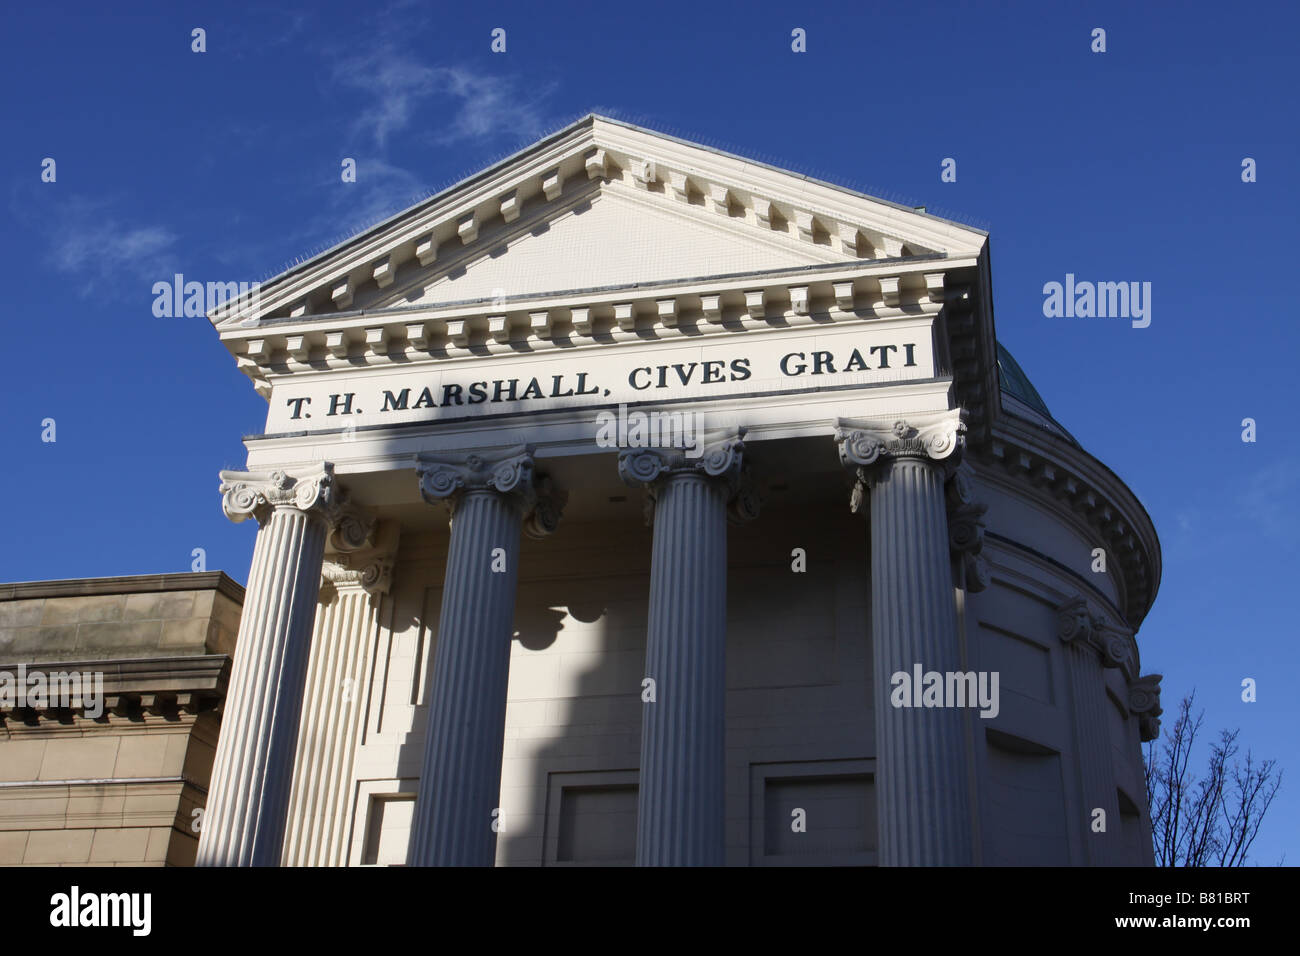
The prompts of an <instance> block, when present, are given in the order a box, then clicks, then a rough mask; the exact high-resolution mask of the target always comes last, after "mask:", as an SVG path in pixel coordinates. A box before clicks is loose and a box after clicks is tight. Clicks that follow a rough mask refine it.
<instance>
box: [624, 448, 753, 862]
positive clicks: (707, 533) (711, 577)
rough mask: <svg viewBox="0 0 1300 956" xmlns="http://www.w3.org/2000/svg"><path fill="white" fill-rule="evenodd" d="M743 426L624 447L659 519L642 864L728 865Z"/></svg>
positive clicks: (749, 510)
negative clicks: (731, 629) (730, 558)
mask: <svg viewBox="0 0 1300 956" xmlns="http://www.w3.org/2000/svg"><path fill="white" fill-rule="evenodd" d="M744 434H745V430H744V429H743V428H741V429H735V430H733V431H731V432H727V433H721V434H719V436H718V437H717V438H716V439H715V440H712V441H705V442H703V443H702V444H700V445H699V446H698V447H697V448H695V449H694V454H692V455H687V454H685V451H684V450H677V449H672V448H639V449H629V450H626V451H623V452H622V453H620V455H619V463H618V468H619V474H620V475H621V476H622V478H623V481H624V482H625V483H627V484H629V485H634V486H635V485H643V486H645V487H646V489H647V492H648V502H647V503H648V504H649V505H650V509H649V513H652V514H653V520H654V545H653V549H652V554H651V567H650V608H649V615H648V618H647V622H646V669H645V678H646V680H645V682H644V683H643V684H642V694H641V699H642V707H641V779H640V790H639V793H638V797H637V835H636V862H637V865H638V866H721V865H722V864H723V862H724V858H725V851H726V835H725V827H724V821H725V814H726V701H727V674H726V653H727V648H726V644H727V522H728V519H729V518H731V519H734V520H747V519H749V518H752V517H754V516H755V515H757V513H758V497H757V495H756V493H755V491H754V486H753V482H752V480H751V478H750V474H749V471H748V469H747V468H746V467H745V465H744V462H743V455H744V450H745V444H744V441H743V438H744Z"/></svg>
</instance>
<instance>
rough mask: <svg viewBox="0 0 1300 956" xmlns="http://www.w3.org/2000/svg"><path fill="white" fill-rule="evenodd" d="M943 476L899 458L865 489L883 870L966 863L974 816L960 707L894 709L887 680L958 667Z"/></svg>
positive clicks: (936, 468)
mask: <svg viewBox="0 0 1300 956" xmlns="http://www.w3.org/2000/svg"><path fill="white" fill-rule="evenodd" d="M943 483H944V473H943V469H942V467H941V466H940V465H939V464H938V463H936V462H933V461H927V460H923V459H918V458H911V457H901V458H897V459H894V460H891V461H888V462H886V463H885V464H883V465H882V466H880V468H879V470H878V471H877V473H876V475H875V480H874V482H873V485H872V488H871V625H872V634H871V636H872V644H873V650H872V661H873V664H874V666H875V721H876V800H877V806H878V809H879V822H880V838H879V840H880V863H881V864H882V865H884V866H952V865H969V864H970V863H971V862H972V859H971V847H972V842H971V832H970V830H971V817H970V804H969V797H968V793H967V786H968V780H967V775H966V763H965V749H966V748H965V738H964V733H963V720H964V717H963V715H962V711H961V710H960V709H958V708H956V707H933V708H930V707H925V708H908V707H894V706H893V705H892V703H891V676H892V675H893V674H895V673H897V672H899V671H902V672H907V673H910V672H911V671H912V669H913V665H914V664H918V663H919V664H921V665H922V668H923V669H924V670H925V671H938V672H940V673H947V672H954V671H961V670H963V668H962V661H961V649H960V647H959V646H958V643H957V623H956V611H955V606H954V597H953V581H952V566H951V563H950V559H949V556H948V525H947V515H946V511H945V506H944V490H943Z"/></svg>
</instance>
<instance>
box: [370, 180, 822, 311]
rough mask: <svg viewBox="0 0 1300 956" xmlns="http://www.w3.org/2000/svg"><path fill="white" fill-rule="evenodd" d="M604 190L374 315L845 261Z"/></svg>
mask: <svg viewBox="0 0 1300 956" xmlns="http://www.w3.org/2000/svg"><path fill="white" fill-rule="evenodd" d="M679 205H680V208H676V209H675V208H672V206H670V205H668V204H666V203H665V202H664V201H663V200H662V199H660V198H659V197H656V196H654V195H653V194H652V195H650V196H644V195H638V194H637V193H636V192H634V191H632V190H629V189H620V188H619V187H618V186H616V185H609V184H606V185H604V186H603V187H602V188H599V189H596V190H593V191H591V193H590V195H587V196H584V197H583V198H581V199H580V200H578V201H576V202H573V203H566V204H564V205H563V206H561V207H557V208H554V209H550V210H547V211H548V213H551V215H548V216H547V217H546V218H544V219H542V220H541V221H539V222H537V223H535V224H532V225H530V226H528V227H526V228H523V229H520V230H517V231H515V232H514V233H513V234H511V235H505V236H502V237H500V239H499V240H498V241H495V242H492V243H487V244H480V245H483V246H484V247H483V248H476V249H471V250H467V254H466V255H464V256H463V257H462V259H463V261H459V262H456V263H455V264H450V265H448V266H447V267H444V268H442V269H439V270H427V271H426V272H425V274H423V275H417V276H416V277H414V278H413V279H412V280H411V281H410V282H408V283H405V285H406V288H405V289H404V290H403V291H402V292H401V293H399V294H398V295H396V296H391V297H387V298H379V299H377V300H376V301H375V303H374V304H375V307H377V308H384V307H385V306H389V305H408V304H409V305H436V304H441V303H450V302H465V301H471V300H476V299H492V298H501V297H508V298H516V297H520V296H525V297H532V296H538V295H545V294H548V293H554V292H559V291H562V290H568V289H599V288H610V287H617V286H627V285H631V284H645V283H651V282H664V281H668V280H673V279H686V278H690V277H694V276H713V275H719V274H725V273H736V272H761V271H767V270H776V269H782V268H789V267H791V266H796V265H822V264H825V263H831V262H841V261H845V259H846V257H845V256H844V255H842V254H841V253H838V252H836V251H834V250H832V249H830V248H829V247H821V246H814V245H811V244H800V243H799V242H798V241H797V240H793V239H790V238H789V237H788V236H785V235H780V234H777V233H771V234H769V235H764V234H763V233H761V232H759V231H758V230H756V229H754V228H753V227H752V226H750V225H748V224H747V223H745V221H744V220H743V219H739V221H723V222H715V221H711V220H713V219H714V215H713V214H711V213H709V212H706V211H704V210H702V209H701V208H699V207H696V206H690V205H687V204H679Z"/></svg>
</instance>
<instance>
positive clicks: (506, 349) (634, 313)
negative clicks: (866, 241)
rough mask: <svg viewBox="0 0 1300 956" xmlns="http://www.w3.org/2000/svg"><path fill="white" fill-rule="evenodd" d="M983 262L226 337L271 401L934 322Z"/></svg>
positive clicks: (446, 308) (783, 274) (854, 269)
mask: <svg viewBox="0 0 1300 956" xmlns="http://www.w3.org/2000/svg"><path fill="white" fill-rule="evenodd" d="M975 264H976V262H975V260H965V261H962V260H958V261H953V260H949V259H946V258H943V257H941V256H938V255H930V256H922V257H912V258H908V259H899V260H892V261H889V262H880V263H877V262H870V261H867V262H854V263H838V264H828V265H824V266H809V267H799V268H795V269H788V270H779V271H776V272H765V273H758V274H752V273H751V274H738V275H729V276H712V277H700V278H696V279H686V280H680V281H671V282H662V283H645V284H638V285H635V286H621V287H614V288H606V289H587V290H581V289H579V290H568V291H561V292H556V293H550V294H546V295H541V296H516V297H510V298H507V299H506V300H505V301H500V302H495V301H488V300H481V299H480V300H473V301H469V302H461V303H450V304H448V303H440V304H437V305H432V306H414V307H397V308H390V309H383V310H378V311H373V312H371V311H365V310H359V311H355V312H344V313H338V314H335V315H326V316H304V317H284V318H280V319H271V320H268V321H266V322H263V323H259V324H258V325H257V326H255V327H250V328H246V329H242V328H241V329H237V330H231V331H230V332H228V333H226V334H225V335H224V336H223V337H224V338H225V340H226V345H227V347H228V348H229V349H230V350H231V351H232V352H233V353H234V354H235V355H236V357H237V360H238V362H239V367H240V369H241V370H242V371H243V372H244V373H245V374H247V375H248V376H249V377H250V378H252V379H253V381H254V383H255V385H256V386H257V389H258V391H259V392H261V393H262V394H268V393H269V389H270V383H271V381H272V380H273V379H276V378H278V377H282V376H286V375H293V374H296V373H308V372H320V371H325V370H328V369H332V368H349V369H357V368H361V367H371V366H383V365H393V364H403V365H410V364H418V363H425V362H429V363H437V362H446V361H449V360H454V359H457V358H483V357H487V356H491V355H502V356H514V357H517V356H518V355H519V354H520V353H521V351H523V352H537V351H546V350H549V349H559V350H572V349H573V348H576V347H583V346H592V347H599V346H610V345H619V344H636V343H640V342H649V341H663V340H665V339H674V338H680V339H683V340H698V339H699V338H700V337H702V336H721V335H728V336H734V335H736V334H737V333H745V332H752V331H758V330H767V329H779V328H798V327H801V326H826V325H828V324H830V325H835V324H843V323H849V322H867V321H883V320H888V319H890V318H898V319H906V318H915V317H917V316H922V315H935V314H937V313H938V312H939V310H940V309H941V308H942V306H943V303H944V297H945V280H946V277H947V275H948V273H949V272H950V271H951V270H953V269H956V268H970V267H973V266H974V265H975Z"/></svg>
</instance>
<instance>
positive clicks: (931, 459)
mask: <svg viewBox="0 0 1300 956" xmlns="http://www.w3.org/2000/svg"><path fill="white" fill-rule="evenodd" d="M210 318H211V319H212V322H213V324H214V326H215V327H216V330H217V332H218V334H219V336H220V339H221V341H222V343H223V344H224V345H225V346H226V348H227V349H228V350H229V351H230V352H231V354H232V356H233V357H234V358H235V361H236V362H237V364H238V367H239V368H240V369H241V370H242V371H243V372H244V373H245V374H246V375H247V376H248V377H249V379H250V380H251V383H252V385H253V387H254V388H255V389H256V390H257V391H258V393H259V394H261V395H263V396H264V397H265V398H266V399H267V401H268V415H267V421H266V426H265V428H264V431H263V432H262V433H261V434H258V435H253V436H248V437H247V438H246V439H245V444H246V447H247V449H248V461H247V465H246V470H245V471H239V472H223V473H222V475H221V485H220V489H221V495H222V505H223V508H224V510H225V512H226V514H227V515H228V516H229V517H230V518H232V519H233V520H236V521H244V520H249V519H251V521H250V523H256V525H257V528H258V530H257V532H256V534H257V537H256V545H255V550H254V557H253V563H252V568H251V571H250V574H249V578H248V597H247V600H246V602H245V605H244V612H243V617H242V620H241V624H240V632H239V642H238V651H237V653H236V655H235V659H234V666H233V669H232V671H231V674H230V683H229V687H230V690H229V697H228V699H227V701H226V703H225V707H224V711H223V713H224V718H223V719H224V726H223V728H222V733H221V737H220V742H219V745H218V748H217V753H216V757H215V763H214V766H213V776H212V785H211V788H210V792H209V794H208V799H207V802H206V812H205V817H204V820H205V823H204V827H203V831H202V836H201V842H200V846H199V848H198V854H197V862H198V863H199V864H201V865H276V864H281V863H283V864H287V865H377V864H408V865H492V864H499V865H515V864H518V865H583V864H610V865H613V864H632V863H637V864H641V865H722V864H727V865H790V864H850V865H852V864H858V865H971V864H975V865H997V864H1011V863H1035V864H1072V865H1104V864H1149V863H1150V862H1151V846H1150V826H1149V820H1148V816H1147V811H1146V808H1145V805H1144V793H1143V777H1142V763H1141V755H1140V742H1141V741H1142V740H1144V739H1148V738H1150V737H1151V736H1152V735H1153V734H1154V733H1155V732H1156V730H1157V728H1158V720H1159V715H1160V704H1159V677H1158V676H1153V675H1146V674H1144V673H1143V672H1142V670H1141V668H1140V666H1139V653H1138V646H1137V643H1136V640H1135V634H1136V632H1137V629H1138V627H1139V626H1140V624H1141V622H1142V619H1143V618H1144V616H1145V615H1146V613H1147V612H1148V610H1149V609H1150V607H1151V604H1152V602H1153V601H1154V599H1155V594H1156V589H1157V586H1158V583H1159V579H1160V549H1159V544H1158V541H1157V538H1156V534H1155V530H1154V528H1153V526H1152V524H1151V521H1150V519H1149V518H1148V516H1147V514H1146V512H1145V510H1144V509H1143V507H1142V505H1141V503H1140V502H1139V501H1138V500H1137V499H1136V497H1135V496H1134V495H1133V494H1132V492H1131V491H1129V489H1128V488H1126V487H1125V486H1124V484H1123V483H1122V482H1121V481H1120V480H1119V479H1118V478H1117V477H1116V476H1115V474H1114V473H1113V472H1112V471H1111V470H1110V469H1109V468H1108V467H1106V466H1105V465H1104V464H1102V463H1101V462H1099V461H1098V460H1096V459H1095V458H1094V457H1092V456H1091V455H1089V454H1088V453H1087V452H1086V451H1085V450H1084V449H1083V448H1082V447H1081V446H1080V444H1079V443H1078V442H1077V441H1076V440H1075V439H1074V438H1073V437H1072V436H1071V435H1070V433H1069V432H1068V431H1067V430H1066V429H1065V428H1063V427H1062V426H1061V425H1060V424H1058V423H1057V422H1056V421H1055V420H1054V418H1053V417H1052V415H1051V414H1050V412H1049V411H1048V409H1047V406H1046V405H1045V403H1043V401H1042V400H1041V398H1040V397H1039V396H1038V394H1037V392H1036V391H1035V389H1034V388H1033V386H1032V385H1031V384H1030V383H1029V380H1028V378H1027V377H1026V376H1025V375H1024V373H1023V371H1021V370H1020V369H1019V368H1018V366H1017V365H1016V364H1015V362H1014V359H1012V358H1011V356H1010V355H1009V353H1007V352H1006V350H1005V349H1003V348H1001V347H1000V345H999V343H998V341H997V338H996V334H995V328H994V320H993V303H992V280H991V275H990V266H989V252H988V237H987V235H986V234H984V233H983V232H981V231H979V230H976V229H972V228H969V227H967V226H963V225H960V224H957V223H953V222H949V221H946V220H943V219H939V218H937V217H934V216H931V215H928V214H926V213H925V212H924V211H923V210H915V209H909V208H905V207H900V206H897V205H894V204H891V203H887V202H882V201H880V200H876V199H872V198H871V197H867V196H863V195H861V194H858V193H854V192H851V191H848V190H845V189H842V188H839V187H835V186H833V185H830V184H826V183H821V182H817V181H815V180H812V179H810V178H808V177H805V176H799V175H796V174H793V173H790V172H787V171H784V170H780V169H775V168H772V167H770V166H766V165H764V164H762V163H757V162H754V161H751V160H745V159H742V158H740V157H736V156H732V155H728V154H724V153H720V152H718V151H716V150H712V149H708V148H705V147H701V146H698V145H695V144H692V143H687V142H684V141H681V140H678V139H675V138H673V137H668V136H663V135H660V134H656V133H652V132H649V131H646V130H643V129H640V128H637V127H633V126H629V125H627V124H625V123H621V122H617V121H613V120H609V119H606V118H604V117H600V116H588V117H586V118H585V119H583V120H581V121H579V122H577V123H575V124H573V125H571V126H569V127H567V128H565V129H563V130H561V131H559V132H557V133H555V134H553V135H551V136H549V137H547V138H545V139H543V140H541V141H540V142H538V143H536V144H534V145H533V146H531V147H529V148H528V149H526V150H524V151H522V152H520V153H518V154H516V155H514V156H512V157H510V158H508V159H506V160H503V161H502V162H500V163H497V164H496V165H494V166H492V167H489V168H488V169H485V170H483V171H482V172H481V173H479V174H477V175H475V176H472V177H470V178H469V179H467V180H465V181H463V182H462V183H459V184H457V185H456V186H454V187H452V188H450V189H448V190H446V191H444V192H443V193H440V194H438V195H436V196H434V197H432V198H430V199H428V200H426V201H424V202H422V203H420V204H418V205H416V206H414V207H412V208H411V209H409V210H407V211H406V212H403V213H401V214H400V215H398V216H395V217H393V218H392V219H389V220H387V221H386V222H383V223H380V224H379V225H377V226H375V227H373V228H372V229H370V230H368V231H366V232H364V233H362V234H360V235H358V236H356V237H354V238H353V239H351V240H349V241H347V242H345V243H343V244H342V245H340V246H338V247H336V248H334V249H331V250H328V251H326V252H324V253H322V254H320V255H318V256H316V257H314V258H313V259H310V260H308V261H307V262H304V263H302V264H301V265H299V266H297V267H295V268H294V269H292V270H290V271H289V272H286V273H285V274H283V275H281V276H279V277H278V278H276V279H274V280H272V281H271V282H269V283H266V284H265V285H263V286H262V287H260V288H259V289H258V290H256V293H255V294H250V295H249V296H246V297H243V298H241V299H239V300H237V301H235V302H233V303H230V304H228V305H227V306H224V307H222V308H221V309H219V310H217V311H216V312H214V313H213V314H212V315H211V316H210ZM449 519H450V520H449Z"/></svg>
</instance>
